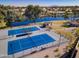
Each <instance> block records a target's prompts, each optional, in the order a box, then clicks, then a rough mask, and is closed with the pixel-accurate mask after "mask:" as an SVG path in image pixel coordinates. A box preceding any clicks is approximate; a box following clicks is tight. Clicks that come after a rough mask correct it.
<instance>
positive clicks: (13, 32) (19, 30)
mask: <svg viewBox="0 0 79 59" xmlns="http://www.w3.org/2000/svg"><path fill="white" fill-rule="evenodd" d="M37 30H39V29H38V28H37V27H29V28H22V29H15V30H9V31H8V36H10V35H16V34H20V33H25V32H24V31H30V32H32V31H37Z"/></svg>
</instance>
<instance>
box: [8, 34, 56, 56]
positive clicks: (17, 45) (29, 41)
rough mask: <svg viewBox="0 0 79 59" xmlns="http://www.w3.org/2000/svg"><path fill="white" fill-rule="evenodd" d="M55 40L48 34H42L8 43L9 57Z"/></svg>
mask: <svg viewBox="0 0 79 59" xmlns="http://www.w3.org/2000/svg"><path fill="white" fill-rule="evenodd" d="M54 41H55V40H54V39H53V38H52V37H50V36H49V35H48V34H40V35H36V36H32V37H27V38H22V39H18V40H13V41H9V42H8V55H11V54H14V53H17V52H20V51H23V50H27V49H31V48H34V47H38V46H41V45H44V44H47V43H51V42H54Z"/></svg>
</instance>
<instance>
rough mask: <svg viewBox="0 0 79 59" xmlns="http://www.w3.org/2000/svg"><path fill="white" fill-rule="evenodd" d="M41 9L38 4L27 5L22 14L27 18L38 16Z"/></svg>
mask: <svg viewBox="0 0 79 59" xmlns="http://www.w3.org/2000/svg"><path fill="white" fill-rule="evenodd" d="M41 11H42V10H41V9H40V7H39V6H33V5H29V6H27V8H26V10H25V13H24V15H25V16H26V17H27V18H28V19H36V18H38V17H39V15H40V13H41Z"/></svg>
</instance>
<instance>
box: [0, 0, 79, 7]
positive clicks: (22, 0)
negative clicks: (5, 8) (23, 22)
mask: <svg viewBox="0 0 79 59" xmlns="http://www.w3.org/2000/svg"><path fill="white" fill-rule="evenodd" d="M0 4H3V5H11V6H27V5H39V6H79V0H0Z"/></svg>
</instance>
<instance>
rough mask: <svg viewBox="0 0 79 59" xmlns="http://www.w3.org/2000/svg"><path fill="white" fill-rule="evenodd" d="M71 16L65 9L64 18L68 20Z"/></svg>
mask: <svg viewBox="0 0 79 59" xmlns="http://www.w3.org/2000/svg"><path fill="white" fill-rule="evenodd" d="M68 17H69V14H68V11H65V13H64V19H65V20H66V19H67V18H68Z"/></svg>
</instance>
